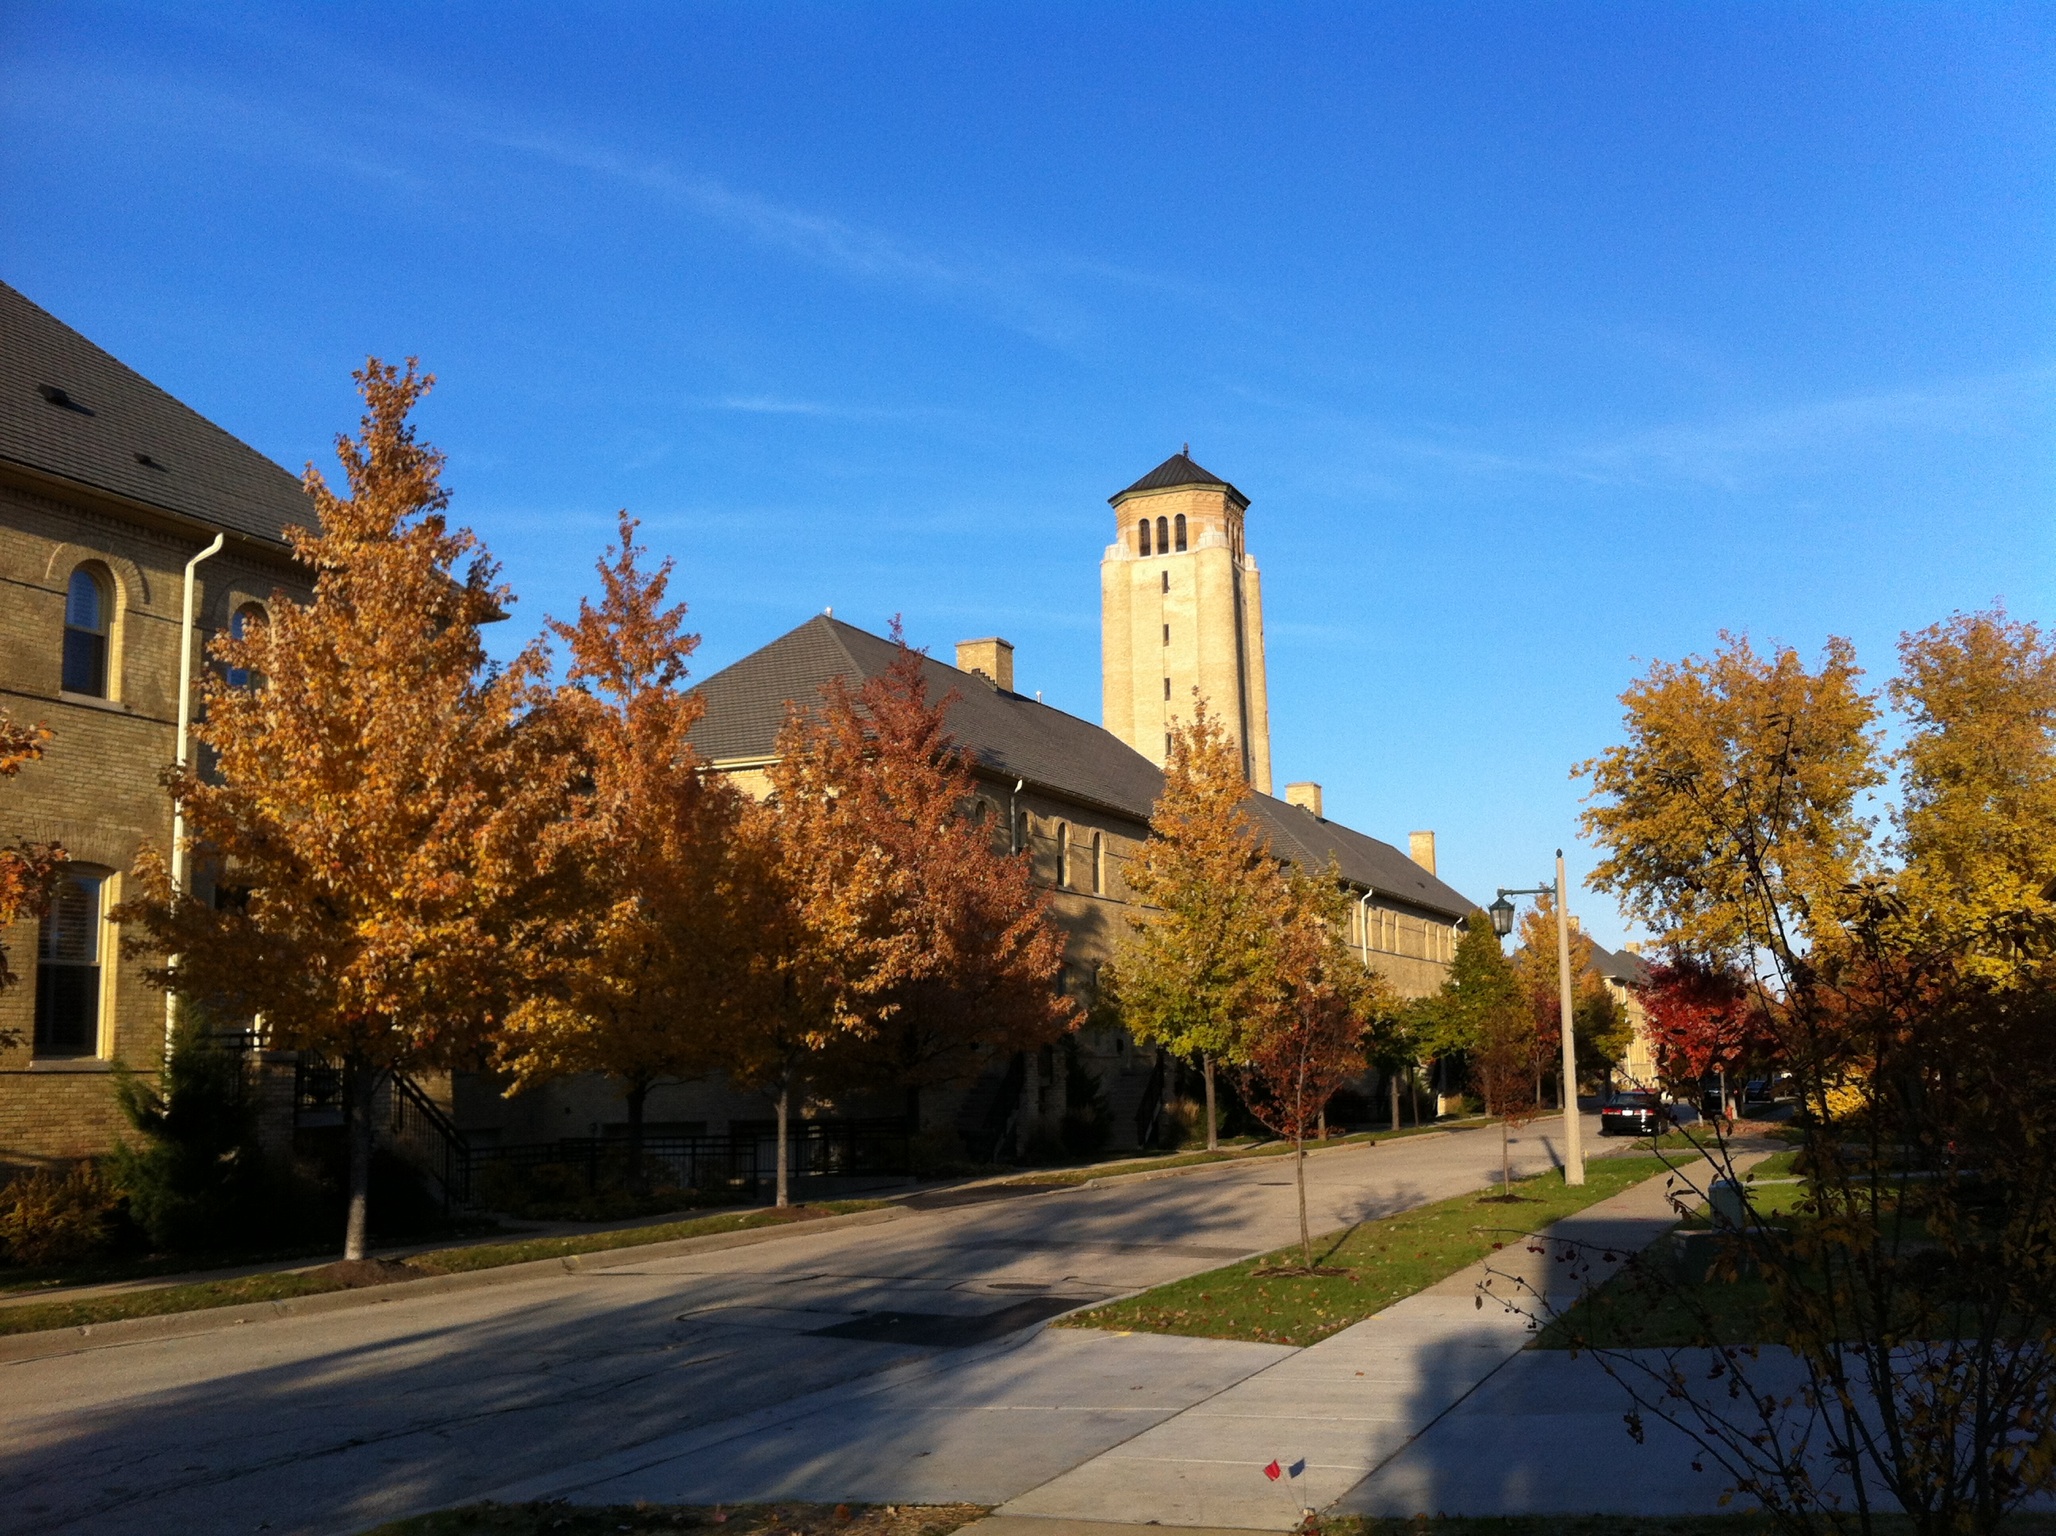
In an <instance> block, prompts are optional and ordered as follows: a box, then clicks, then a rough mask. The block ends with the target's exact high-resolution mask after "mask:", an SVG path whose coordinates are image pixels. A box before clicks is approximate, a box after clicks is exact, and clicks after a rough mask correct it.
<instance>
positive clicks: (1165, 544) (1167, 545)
mask: <svg viewBox="0 0 2056 1536" xmlns="http://www.w3.org/2000/svg"><path fill="white" fill-rule="evenodd" d="M1170 552H1171V522H1170V519H1169V518H1163V517H1160V518H1158V519H1157V553H1158V554H1160V555H1168V554H1169V553H1170Z"/></svg>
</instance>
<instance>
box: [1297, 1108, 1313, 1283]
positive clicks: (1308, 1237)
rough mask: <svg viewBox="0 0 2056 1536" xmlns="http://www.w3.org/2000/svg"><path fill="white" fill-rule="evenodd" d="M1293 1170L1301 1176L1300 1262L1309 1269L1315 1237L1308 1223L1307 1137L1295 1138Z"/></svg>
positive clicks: (1311, 1263)
mask: <svg viewBox="0 0 2056 1536" xmlns="http://www.w3.org/2000/svg"><path fill="white" fill-rule="evenodd" d="M1293 1143H1294V1151H1293V1158H1292V1168H1293V1172H1294V1173H1296V1174H1297V1175H1298V1176H1299V1262H1300V1263H1301V1264H1302V1265H1304V1266H1305V1267H1306V1268H1307V1269H1309V1270H1311V1269H1312V1268H1313V1267H1314V1239H1313V1234H1312V1233H1311V1232H1309V1231H1308V1230H1307V1225H1306V1138H1305V1137H1304V1136H1298V1137H1295V1138H1293Z"/></svg>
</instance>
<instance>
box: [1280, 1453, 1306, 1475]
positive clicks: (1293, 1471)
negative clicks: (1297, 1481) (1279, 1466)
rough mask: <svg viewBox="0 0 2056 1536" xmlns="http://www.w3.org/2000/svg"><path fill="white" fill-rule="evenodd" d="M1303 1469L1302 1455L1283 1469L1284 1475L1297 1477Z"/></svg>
mask: <svg viewBox="0 0 2056 1536" xmlns="http://www.w3.org/2000/svg"><path fill="white" fill-rule="evenodd" d="M1305 1470H1306V1458H1305V1457H1304V1456H1302V1457H1300V1458H1299V1460H1297V1461H1295V1462H1294V1463H1293V1464H1292V1465H1291V1466H1289V1467H1287V1468H1286V1469H1285V1475H1286V1476H1287V1477H1297V1476H1299V1474H1300V1473H1302V1472H1304V1471H1305Z"/></svg>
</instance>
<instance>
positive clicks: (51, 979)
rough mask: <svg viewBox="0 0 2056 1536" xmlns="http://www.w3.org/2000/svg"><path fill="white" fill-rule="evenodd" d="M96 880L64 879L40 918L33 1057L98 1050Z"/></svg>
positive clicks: (75, 876) (98, 881) (99, 881)
mask: <svg viewBox="0 0 2056 1536" xmlns="http://www.w3.org/2000/svg"><path fill="white" fill-rule="evenodd" d="M103 884H104V881H103V880H102V877H100V876H99V875H82V874H77V873H72V874H67V875H66V876H65V877H64V879H63V880H62V881H61V882H59V884H58V887H57V889H56V891H55V892H54V893H53V894H52V895H51V898H50V909H49V910H48V911H47V912H46V913H44V915H43V942H42V946H41V948H40V949H39V950H38V951H37V955H36V1044H35V1048H36V1054H37V1055H38V1056H94V1055H98V1054H99V1051H100V892H101V888H102V886H103Z"/></svg>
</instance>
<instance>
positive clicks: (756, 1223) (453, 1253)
mask: <svg viewBox="0 0 2056 1536" xmlns="http://www.w3.org/2000/svg"><path fill="white" fill-rule="evenodd" d="M886 1203H887V1202H886V1201H883V1200H826V1201H822V1202H821V1203H820V1204H818V1205H795V1206H789V1207H787V1208H786V1209H785V1210H782V1211H781V1210H755V1211H724V1212H722V1213H721V1214H720V1215H718V1216H698V1217H694V1218H693V1219H691V1220H689V1221H670V1222H665V1223H663V1224H662V1225H660V1226H654V1227H631V1228H629V1229H627V1230H625V1231H620V1232H580V1233H575V1234H573V1235H571V1236H568V1237H539V1238H533V1239H531V1240H529V1241H527V1242H517V1243H488V1244H483V1245H479V1246H475V1247H469V1248H443V1249H439V1250H437V1251H435V1252H433V1253H418V1254H415V1255H414V1256H413V1257H412V1258H410V1259H408V1260H407V1263H408V1264H409V1265H410V1266H411V1267H413V1268H415V1269H419V1270H426V1271H427V1272H428V1273H430V1274H436V1275H453V1274H460V1273H462V1272H464V1271H466V1270H473V1269H497V1268H499V1267H501V1266H502V1265H506V1264H525V1263H528V1262H529V1261H530V1260H532V1259H556V1258H564V1257H566V1256H568V1255H571V1254H579V1253H602V1252H606V1251H608V1250H610V1249H615V1248H639V1247H642V1246H644V1245H645V1244H648V1243H666V1242H670V1241H671V1240H672V1239H674V1238H680V1237H705V1236H708V1235H709V1234H711V1233H716V1232H747V1231H751V1230H754V1229H755V1228H758V1227H777V1226H784V1225H786V1224H787V1223H789V1222H795V1221H812V1220H817V1219H819V1218H820V1217H823V1216H840V1215H842V1214H844V1213H845V1212H849V1211H868V1210H875V1209H877V1208H878V1207H880V1206H883V1205H885V1204H886ZM343 1288H344V1287H343V1286H342V1284H341V1283H340V1282H339V1281H337V1280H334V1279H332V1278H329V1277H326V1276H324V1275H322V1274H321V1273H320V1272H318V1271H316V1272H313V1273H308V1274H291V1273H285V1272H278V1273H273V1274H265V1275H245V1276H243V1277H241V1278H240V1279H235V1280H196V1281H194V1282H193V1283H192V1284H191V1285H168V1286H160V1287H158V1288H157V1289H155V1290H147V1291H125V1292H121V1293H118V1294H116V1295H112V1296H87V1297H81V1298H79V1299H77V1300H75V1301H48V1302H24V1303H22V1304H21V1305H19V1306H12V1307H0V1334H12V1333H38V1332H42V1331H44V1330H46V1329H51V1328H81V1327H84V1326H86V1325H87V1324H90V1323H111V1322H115V1321H117V1320H119V1319H121V1318H125V1317H160V1316H163V1315H165V1314H167V1313H172V1312H200V1311H206V1310H208V1309H211V1308H214V1307H235V1306H243V1305H245V1304H248V1303H250V1302H260V1301H282V1300H285V1299H287V1298H289V1297H294V1296H314V1295H319V1294H320V1293H322V1292H324V1291H335V1290H341V1289H343Z"/></svg>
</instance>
